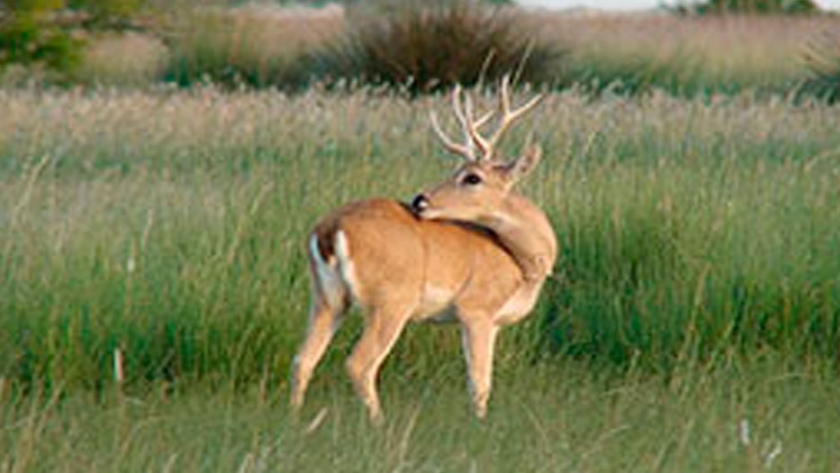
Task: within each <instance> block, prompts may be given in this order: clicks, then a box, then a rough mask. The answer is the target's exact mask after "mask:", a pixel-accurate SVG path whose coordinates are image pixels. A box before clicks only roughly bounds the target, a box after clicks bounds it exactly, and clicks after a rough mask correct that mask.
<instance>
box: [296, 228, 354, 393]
mask: <svg viewBox="0 0 840 473" xmlns="http://www.w3.org/2000/svg"><path fill="white" fill-rule="evenodd" d="M310 243H311V244H310V251H309V261H310V264H309V268H310V276H311V280H312V305H311V308H310V311H309V326H308V328H307V333H306V339H304V341H303V344H302V345H301V346H300V349H299V350H298V353H297V355H296V356H295V359H294V362H293V366H292V398H291V402H290V404H291V406H292V408H295V409H297V408H299V407H300V406H302V405H303V399H304V396H305V394H306V388H307V387H308V386H309V380H310V379H311V377H312V372H313V370H314V369H315V367H316V366H317V365H318V362H319V361H320V360H321V358H322V357H323V356H324V352H325V351H326V349H327V346H328V345H329V343H330V340H332V337H333V334H334V333H335V331H336V330H337V329H338V326H339V325H340V323H341V320H342V317H343V315H344V312H345V311H346V310H347V306H348V305H349V300H348V297H349V296H348V294H347V290H346V287H344V285H343V283H342V281H341V278H340V275H339V272H338V268H337V267H336V265H335V264H328V263H326V262H325V261H324V260H323V258H322V257H321V255H320V253H319V252H318V248H317V244H316V242H315V240H314V237H313V240H312V241H311V242H310Z"/></svg>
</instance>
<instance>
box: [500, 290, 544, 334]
mask: <svg viewBox="0 0 840 473" xmlns="http://www.w3.org/2000/svg"><path fill="white" fill-rule="evenodd" d="M541 288H542V284H531V285H525V286H523V287H521V288H520V289H519V290H518V291H516V293H515V294H514V295H513V296H512V297H511V298H510V299H508V300H507V302H505V305H504V306H502V308H501V309H500V310H499V312H497V313H496V321H497V322H498V323H501V324H505V325H507V324H512V323H514V322H517V321H519V320H520V319H522V317H524V316H526V315H528V313H529V312H531V309H533V308H534V304H535V303H536V302H537V297H538V296H539V295H540V289H541Z"/></svg>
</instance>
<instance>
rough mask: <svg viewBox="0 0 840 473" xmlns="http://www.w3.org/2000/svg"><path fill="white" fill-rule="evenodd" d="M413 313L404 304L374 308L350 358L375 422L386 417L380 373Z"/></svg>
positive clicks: (359, 389) (355, 383) (354, 377)
mask: <svg viewBox="0 0 840 473" xmlns="http://www.w3.org/2000/svg"><path fill="white" fill-rule="evenodd" d="M410 313H411V311H410V310H407V309H406V308H405V307H404V306H401V307H400V308H399V309H392V308H378V309H376V310H374V311H373V312H372V313H371V314H370V316H369V317H368V318H367V321H366V325H365V329H364V331H363V332H362V336H361V338H360V339H359V341H358V342H357V343H356V346H355V348H354V349H353V353H352V354H351V355H350V357H349V358H348V359H347V372H348V374H349V375H350V379H352V380H353V386H354V387H355V389H356V393H357V394H358V395H359V397H360V398H361V399H362V402H364V404H365V406H366V407H367V410H368V415H369V417H370V420H371V422H372V423H374V424H381V423H382V420H383V415H382V407H381V406H380V404H379V395H378V394H377V392H376V378H377V374H378V373H379V368H380V367H381V366H382V362H383V361H385V357H386V356H388V353H389V352H390V351H391V348H392V347H393V346H394V343H396V341H397V338H399V336H400V333H401V332H402V329H403V327H405V324H406V322H407V320H408V316H409V315H410Z"/></svg>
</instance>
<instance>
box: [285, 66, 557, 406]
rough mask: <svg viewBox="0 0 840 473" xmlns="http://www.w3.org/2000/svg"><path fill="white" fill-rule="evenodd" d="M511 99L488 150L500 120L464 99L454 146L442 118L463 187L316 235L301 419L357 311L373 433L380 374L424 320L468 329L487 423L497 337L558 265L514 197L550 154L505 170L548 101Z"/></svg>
mask: <svg viewBox="0 0 840 473" xmlns="http://www.w3.org/2000/svg"><path fill="white" fill-rule="evenodd" d="M500 95H501V97H500V111H501V115H500V116H499V117H498V119H497V122H498V125H497V128H496V130H495V131H494V132H493V134H492V135H491V136H490V137H488V138H485V137H484V136H482V135H481V133H480V130H481V128H482V127H483V126H485V125H486V124H487V123H489V121H490V119H491V118H493V117H494V115H495V114H494V113H492V112H491V113H487V114H484V115H482V116H481V117H480V118H478V119H476V118H475V117H474V116H473V112H474V111H473V105H472V101H471V100H470V99H469V96H466V97H465V98H464V97H462V91H461V90H460V89H459V88H456V89H455V91H454V92H453V97H452V101H453V107H454V112H455V114H456V117H457V119H458V121H459V123H460V125H461V127H462V128H463V132H464V138H465V142H464V143H463V144H459V143H455V142H454V141H453V140H451V139H450V138H449V137H448V136H447V135H446V134H445V133H444V132H443V131H442V130H441V128H440V125H439V123H438V121H437V118H436V117H435V115H434V114H432V116H431V120H432V126H433V127H434V130H435V131H436V133H437V135H438V136H439V138H440V139H441V141H442V142H443V144H444V146H445V147H446V149H447V150H449V151H451V152H452V153H454V154H457V155H458V156H461V157H463V158H465V159H466V163H464V164H463V165H462V166H461V167H460V168H459V169H458V170H457V171H456V172H455V174H454V176H452V177H451V178H449V179H447V180H446V181H444V182H442V183H441V184H440V185H438V186H437V187H435V188H434V189H432V190H430V191H429V192H426V193H421V194H419V195H418V196H417V197H416V198H415V199H414V201H413V203H412V204H411V205H407V204H403V203H400V202H397V201H393V200H386V199H374V200H366V201H361V202H355V203H352V204H349V205H346V206H344V207H341V208H339V209H337V210H335V211H334V212H333V213H332V214H330V215H329V216H327V217H326V218H324V219H323V220H321V222H320V223H318V224H317V225H316V227H315V229H314V231H313V232H312V234H311V237H310V240H309V252H308V254H309V269H310V275H311V278H312V306H311V310H310V314H309V327H308V331H307V335H306V339H305V340H304V342H303V344H302V345H301V347H300V350H299V352H298V354H297V356H296V357H295V364H294V367H293V374H292V383H293V387H292V398H291V404H292V406H293V407H295V408H296V407H299V406H301V405H302V404H303V399H304V394H305V392H306V387H307V385H308V383H309V380H310V378H311V376H312V371H313V370H314V368H315V366H316V365H317V363H318V361H319V360H320V359H321V357H322V355H323V354H324V351H325V350H326V348H327V345H328V344H329V342H330V340H331V338H332V336H333V333H334V332H335V330H336V329H337V327H338V326H339V324H340V322H341V319H342V317H343V315H344V313H345V311H346V309H347V308H348V306H349V305H350V303H351V301H355V302H356V303H357V304H359V305H360V306H361V307H362V308H363V309H364V311H365V313H366V324H365V329H364V331H363V333H362V336H361V338H360V339H359V341H358V342H357V344H356V347H355V348H354V350H353V353H352V354H351V355H350V357H349V358H348V359H347V370H348V372H349V374H350V377H351V378H352V380H353V383H354V386H355V388H356V391H357V393H358V394H359V396H360V397H361V399H362V401H363V402H364V403H365V405H366V406H367V409H368V413H369V415H370V418H371V420H372V421H374V422H378V421H381V420H382V409H381V407H380V403H379V396H378V394H377V390H376V379H377V373H378V371H379V367H380V366H381V365H382V362H383V361H384V359H385V357H386V356H387V355H388V353H389V351H390V350H391V347H392V346H393V345H394V343H395V342H396V340H397V338H398V337H399V335H400V333H401V332H402V330H403V327H405V325H406V323H408V322H409V321H424V320H455V321H457V322H459V323H460V324H461V328H462V340H463V348H464V355H465V357H466V360H467V367H468V371H469V372H468V379H469V387H470V391H471V393H472V398H473V403H474V406H475V412H476V414H477V415H478V416H479V417H483V416H484V415H485V413H486V411H487V400H488V398H489V395H490V385H491V377H492V367H493V347H494V344H495V339H496V335H497V333H498V331H499V329H500V328H501V327H502V326H504V325H507V324H510V323H513V322H516V321H518V320H520V319H522V318H523V317H525V316H526V315H527V314H528V313H529V312H530V311H531V309H532V308H533V306H534V303H535V302H536V299H537V296H538V295H539V292H540V289H541V288H542V284H543V282H544V281H545V278H546V277H547V275H548V274H549V273H550V271H551V268H552V266H553V265H554V261H555V258H556V256H557V243H556V239H555V236H554V232H553V231H552V229H551V225H550V224H549V222H548V219H547V218H546V216H545V214H544V213H543V212H542V211H541V210H540V209H539V208H538V207H536V206H535V205H534V204H533V203H531V202H530V201H528V200H527V199H526V198H524V197H523V196H521V195H520V194H518V193H517V192H516V191H515V190H514V189H513V186H514V184H516V183H517V182H518V181H519V180H520V179H521V178H522V177H524V176H525V175H527V174H528V173H529V172H531V171H532V170H533V169H534V167H535V166H536V165H537V163H538V162H539V160H540V156H541V150H540V148H539V147H537V146H529V147H527V148H526V150H525V151H524V153H523V154H522V155H521V156H520V157H519V158H517V159H514V160H512V161H510V162H506V161H502V160H498V159H496V145H497V144H498V141H499V139H500V138H501V136H502V135H503V133H504V132H505V131H506V130H507V129H509V127H510V125H511V124H512V123H513V122H514V121H515V120H516V119H518V118H519V117H521V116H522V115H523V114H524V113H525V112H527V111H528V110H530V109H532V108H533V107H534V106H536V104H537V103H538V101H539V99H540V97H536V98H534V99H532V100H530V101H528V102H527V103H526V104H525V105H524V106H522V107H520V108H518V109H515V110H511V104H510V94H509V92H508V81H507V79H505V80H504V81H503V82H502V86H501V92H500Z"/></svg>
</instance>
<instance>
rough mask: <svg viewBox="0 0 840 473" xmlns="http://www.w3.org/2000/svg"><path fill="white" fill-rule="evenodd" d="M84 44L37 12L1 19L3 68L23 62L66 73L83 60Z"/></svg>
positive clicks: (0, 57)
mask: <svg viewBox="0 0 840 473" xmlns="http://www.w3.org/2000/svg"><path fill="white" fill-rule="evenodd" d="M83 44H84V43H83V41H82V40H81V39H79V38H76V37H74V36H73V35H72V34H71V33H70V32H68V31H65V30H64V29H62V28H60V27H58V26H56V25H53V24H51V23H49V22H48V21H45V20H44V18H43V16H42V15H41V14H39V13H37V12H33V11H24V12H20V13H16V14H11V15H9V16H8V17H6V18H3V19H2V20H0V70H2V69H5V68H6V67H7V66H9V65H11V64H21V65H24V66H45V67H48V68H51V69H55V70H57V71H60V72H66V71H68V70H70V69H72V68H73V67H74V66H76V65H77V64H78V63H79V60H80V58H81V51H82V47H83Z"/></svg>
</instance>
